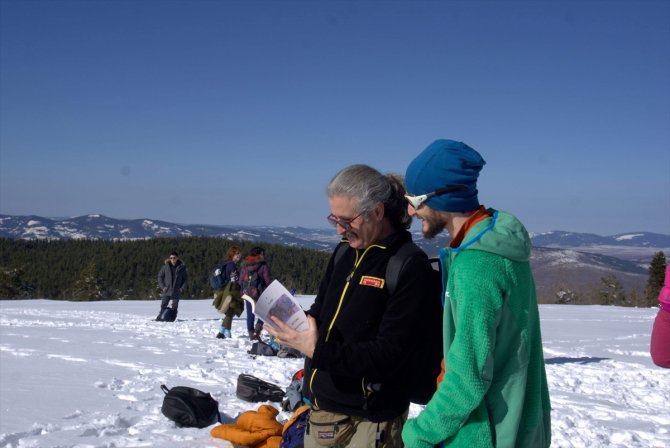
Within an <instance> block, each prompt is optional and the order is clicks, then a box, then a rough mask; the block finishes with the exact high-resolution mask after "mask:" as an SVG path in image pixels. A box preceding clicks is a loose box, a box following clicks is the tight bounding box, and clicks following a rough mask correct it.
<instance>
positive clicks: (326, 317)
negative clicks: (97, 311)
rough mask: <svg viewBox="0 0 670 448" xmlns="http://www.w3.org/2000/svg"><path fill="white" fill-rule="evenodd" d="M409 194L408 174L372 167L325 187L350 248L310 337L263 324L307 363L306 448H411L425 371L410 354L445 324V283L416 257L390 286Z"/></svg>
mask: <svg viewBox="0 0 670 448" xmlns="http://www.w3.org/2000/svg"><path fill="white" fill-rule="evenodd" d="M404 193H405V189H404V187H403V185H402V178H401V177H400V176H397V175H393V174H388V175H384V174H382V173H380V172H379V171H377V170H376V169H374V168H372V167H370V166H367V165H352V166H349V167H346V168H344V169H343V170H341V171H340V172H339V173H337V174H336V175H335V176H334V177H333V179H332V180H331V181H330V183H329V185H328V187H327V195H328V202H329V205H330V210H331V214H330V215H329V216H328V217H327V219H328V221H329V222H330V223H331V224H332V225H333V226H335V228H336V231H337V233H338V234H339V235H340V236H341V237H342V241H341V242H340V244H339V245H338V246H337V247H336V248H335V250H334V252H333V255H332V256H331V258H330V261H329V263H328V266H327V268H326V272H325V274H324V276H323V278H322V280H321V283H320V286H319V290H318V294H317V296H316V298H315V300H314V303H313V305H312V307H311V308H310V309H309V310H308V311H307V314H308V322H309V329H308V330H307V331H304V332H296V331H294V330H292V329H291V328H290V327H288V326H286V325H284V324H282V323H281V322H280V321H279V320H277V319H273V320H274V322H275V323H276V324H277V326H278V328H279V330H275V329H273V328H272V327H270V326H269V325H266V326H265V329H266V330H267V331H268V332H269V333H270V334H272V335H273V336H274V337H275V338H278V342H279V343H280V344H282V345H284V346H289V347H292V348H295V349H297V350H299V351H300V352H302V353H304V354H305V355H306V356H307V358H306V359H305V366H304V383H303V389H302V393H303V394H304V395H305V398H306V399H307V400H309V402H310V403H311V405H312V409H311V411H310V416H309V423H308V426H307V431H306V433H305V440H304V443H305V448H314V447H321V446H335V447H353V446H357V447H377V448H399V447H401V446H403V445H402V439H401V430H402V425H403V423H404V421H405V420H406V419H407V415H408V411H409V404H410V398H409V397H410V394H411V390H412V387H413V385H412V384H411V381H409V380H408V378H409V376H410V369H412V368H414V369H415V368H423V366H412V365H411V361H410V360H411V359H412V356H413V354H412V352H413V351H414V350H416V349H417V348H418V347H419V345H420V344H421V342H422V341H423V340H424V339H425V338H426V337H431V336H429V334H430V331H431V330H432V326H431V325H430V324H429V323H430V322H433V321H436V322H437V323H438V324H436V325H435V326H437V327H438V328H439V321H440V316H441V304H440V298H439V291H440V284H439V279H438V281H437V282H435V281H434V279H435V276H434V271H433V268H432V267H431V265H430V263H429V261H428V258H427V256H426V255H425V253H423V252H419V253H418V254H416V256H412V257H408V259H407V260H406V263H405V266H404V267H403V268H402V269H399V270H398V271H397V275H398V278H397V279H396V280H397V282H395V283H396V287H395V288H394V290H393V291H392V292H391V291H389V289H388V287H387V284H388V279H387V278H386V274H387V272H388V270H387V268H388V265H389V263H391V260H392V259H393V257H394V256H395V255H396V254H397V253H398V251H400V250H401V248H402V247H404V246H405V245H406V244H409V243H411V241H412V236H411V234H410V233H409V232H408V230H407V229H408V228H409V227H410V224H411V217H410V216H409V215H408V213H407V206H406V202H405V199H404ZM433 319H434V320H433ZM434 337H435V339H432V340H431V342H433V344H434V345H437V346H438V347H437V349H438V350H439V343H437V344H435V343H434V341H435V340H438V341H439V334H437V335H435V336H434ZM436 364H437V366H436V367H437V368H436V370H435V376H434V377H433V378H432V379H431V380H430V381H431V383H432V384H433V385H434V384H435V381H436V377H437V374H438V373H439V361H436ZM426 367H427V366H426Z"/></svg>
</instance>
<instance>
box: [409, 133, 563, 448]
mask: <svg viewBox="0 0 670 448" xmlns="http://www.w3.org/2000/svg"><path fill="white" fill-rule="evenodd" d="M484 164H485V162H484V159H483V158H482V157H481V155H479V153H477V151H475V150H474V149H472V148H471V147H469V146H468V145H466V144H464V143H461V142H456V141H453V140H437V141H435V142H434V143H432V144H431V145H430V146H428V147H427V148H426V149H425V150H424V151H423V152H422V153H421V154H419V155H418V156H417V157H416V158H415V159H414V160H413V161H412V162H411V163H410V165H409V167H408V168H407V173H406V175H405V182H406V185H407V191H408V192H410V193H411V194H408V195H407V196H406V198H407V201H408V202H409V204H408V206H407V208H408V213H410V214H411V215H414V216H416V217H418V218H419V219H421V220H422V221H423V223H422V230H423V234H424V235H425V236H426V237H427V238H432V237H434V236H435V235H437V234H438V233H440V232H442V231H443V230H445V229H446V230H447V231H448V232H449V235H451V237H452V240H451V243H450V244H449V246H448V247H446V248H443V249H441V251H440V263H441V266H442V273H443V284H444V285H445V290H444V302H445V303H444V319H443V323H444V331H443V341H444V342H443V343H444V356H445V358H444V370H443V375H442V376H441V382H440V384H439V386H438V389H437V392H436V393H435V395H433V398H432V399H431V400H430V401H429V402H428V404H427V405H426V407H425V408H424V409H423V411H422V412H421V413H420V414H419V415H418V417H417V418H414V419H410V420H408V421H407V423H406V425H405V427H404V429H403V433H402V437H403V440H404V442H405V445H406V446H408V447H412V448H432V447H434V446H436V445H438V444H442V445H443V446H445V447H449V446H459V447H469V448H478V447H497V448H501V447H510V448H512V447H528V448H530V447H532V448H543V447H548V446H549V444H550V441H551V426H550V404H549V392H548V388H547V378H546V374H545V368H544V357H543V353H542V338H541V335H540V317H539V313H538V307H537V300H536V296H535V283H534V281H533V274H532V272H531V269H530V262H529V260H530V247H531V244H530V238H529V237H528V232H526V229H525V228H524V226H523V224H521V222H519V220H518V219H517V218H515V217H514V216H512V215H511V214H509V213H506V212H502V211H498V210H493V209H487V208H485V207H484V206H481V205H480V204H479V200H478V197H477V193H478V191H477V178H478V176H479V172H480V170H481V169H482V167H483V166H484Z"/></svg>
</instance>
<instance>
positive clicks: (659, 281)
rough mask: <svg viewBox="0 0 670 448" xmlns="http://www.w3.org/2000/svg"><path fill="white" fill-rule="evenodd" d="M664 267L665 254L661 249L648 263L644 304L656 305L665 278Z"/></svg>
mask: <svg viewBox="0 0 670 448" xmlns="http://www.w3.org/2000/svg"><path fill="white" fill-rule="evenodd" d="M665 267H666V260H665V254H664V253H663V252H662V251H661V252H656V254H654V257H653V258H652V259H651V263H649V278H648V279H647V286H646V287H645V289H644V295H645V299H646V300H645V301H646V306H656V305H658V294H659V293H660V292H661V288H662V287H663V281H664V279H665Z"/></svg>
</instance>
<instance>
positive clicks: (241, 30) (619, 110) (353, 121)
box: [0, 0, 670, 235]
mask: <svg viewBox="0 0 670 448" xmlns="http://www.w3.org/2000/svg"><path fill="white" fill-rule="evenodd" d="M437 138H450V139H454V140H460V141H464V142H466V143H467V144H469V145H470V146H472V147H474V148H475V149H477V150H478V151H479V152H480V153H481V154H482V156H483V157H484V158H485V159H486V161H487V165H486V166H485V167H484V169H483V171H482V173H481V175H480V181H479V191H480V194H479V198H480V201H481V202H482V203H483V204H485V205H487V206H489V207H494V208H498V209H502V210H507V211H510V212H512V213H514V214H516V215H517V216H518V217H519V218H520V219H521V220H522V221H523V222H524V223H525V224H526V227H527V228H528V230H529V231H531V232H544V231H549V230H569V231H578V232H591V233H596V234H600V235H611V234H615V233H621V232H629V231H640V230H646V231H652V232H659V233H670V2H668V1H665V0H661V1H595V0H594V1H535V2H531V1H520V2H517V1H499V2H493V1H462V2H461V1H445V2H438V1H412V2H409V1H356V2H354V1H253V0H252V1H213V0H212V1H204V0H192V1H160V0H139V1H124V0H116V1H96V0H93V1H66V0H58V1H34V0H28V1H14V0H1V1H0V213H2V214H15V215H30V214H35V215H41V216H53V217H65V216H77V215H83V214H90V213H100V214H104V215H107V216H111V217H114V218H151V219H160V220H166V221H173V222H180V223H190V224H195V223H202V224H225V225H235V224H242V225H282V226H293V225H299V226H305V227H325V226H327V223H326V221H325V219H324V217H325V216H326V215H327V214H328V205H327V200H326V196H325V193H324V191H325V186H326V184H327V182H328V181H329V180H330V178H331V177H332V176H333V175H334V174H335V173H336V172H337V171H338V170H340V169H341V168H343V167H345V166H347V165H350V164H353V163H367V164H370V165H372V166H374V167H376V168H377V169H379V170H380V171H383V172H400V173H404V170H405V168H406V166H407V164H408V163H409V162H410V161H411V160H412V159H413V158H414V157H415V156H416V155H417V154H418V153H419V152H420V151H421V150H422V149H423V148H425V147H426V146H427V145H428V144H430V143H431V142H432V141H433V140H435V139H437Z"/></svg>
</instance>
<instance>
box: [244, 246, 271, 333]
mask: <svg viewBox="0 0 670 448" xmlns="http://www.w3.org/2000/svg"><path fill="white" fill-rule="evenodd" d="M272 280H273V279H272V273H271V272H270V266H269V265H268V263H267V262H266V261H265V249H263V248H262V247H258V246H257V247H254V248H253V249H251V251H250V252H249V255H247V256H246V257H244V260H242V268H241V269H240V287H241V288H242V294H246V295H248V296H249V297H251V298H252V299H254V300H258V298H259V297H260V296H261V293H262V292H263V290H264V289H265V288H267V286H268V285H269V284H270V283H272ZM245 304H246V310H247V331H248V332H249V339H252V340H260V336H261V331H263V321H262V320H260V319H258V322H256V324H255V325H254V320H255V319H256V316H254V313H253V312H252V310H251V304H250V303H249V302H245Z"/></svg>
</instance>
